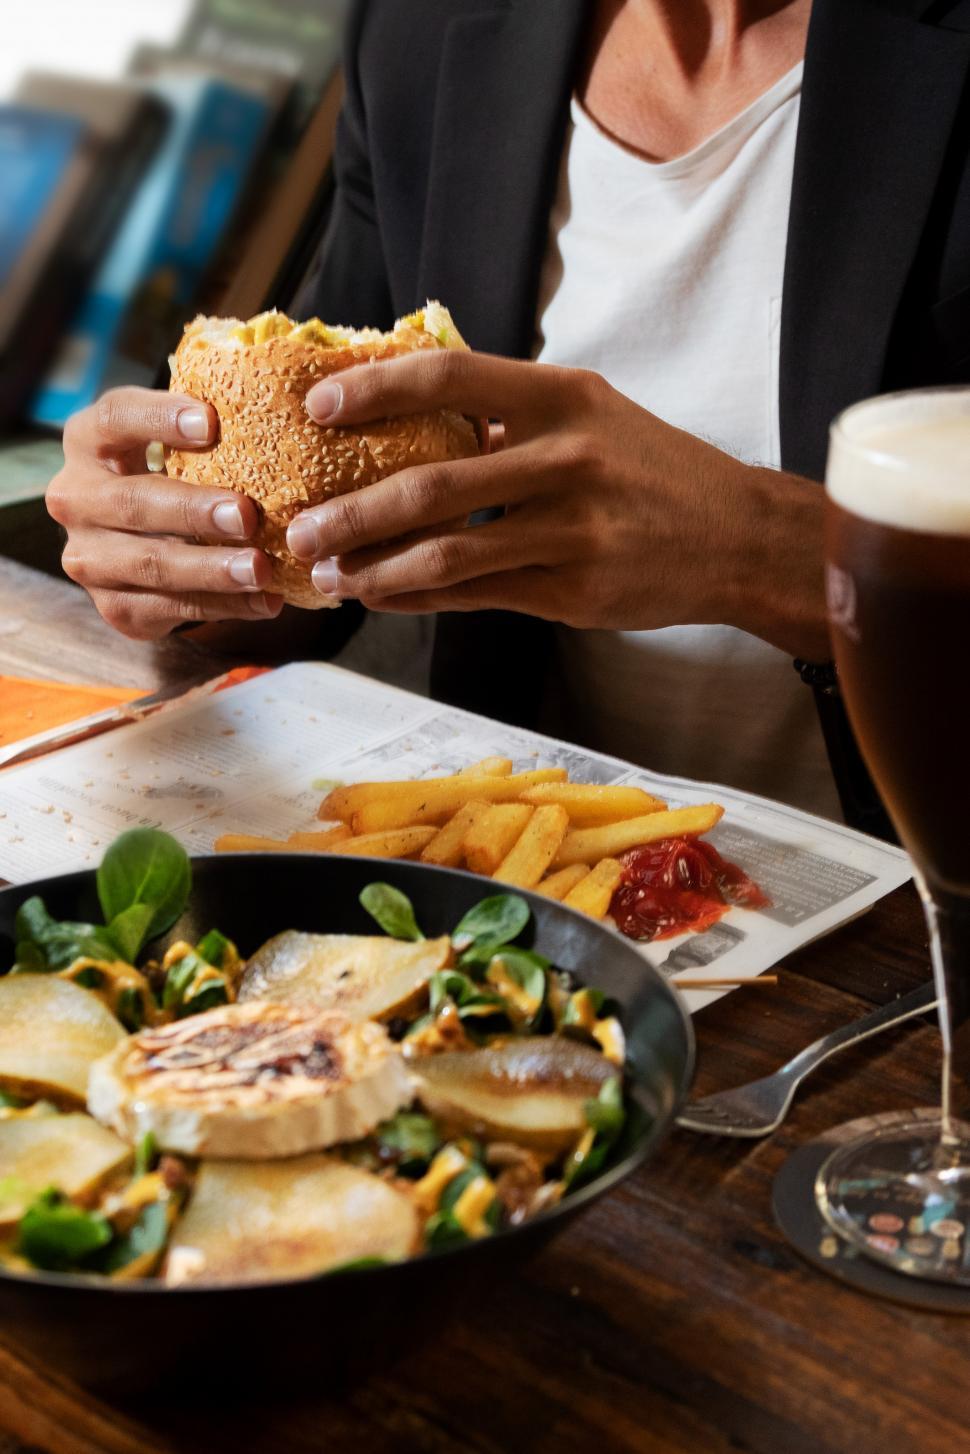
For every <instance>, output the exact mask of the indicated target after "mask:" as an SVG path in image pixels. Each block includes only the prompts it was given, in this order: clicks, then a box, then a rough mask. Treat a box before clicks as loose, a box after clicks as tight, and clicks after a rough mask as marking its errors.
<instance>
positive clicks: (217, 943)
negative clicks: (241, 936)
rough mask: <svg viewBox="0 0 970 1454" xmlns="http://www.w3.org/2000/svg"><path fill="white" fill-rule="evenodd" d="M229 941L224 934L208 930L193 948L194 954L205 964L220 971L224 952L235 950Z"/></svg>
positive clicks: (216, 930)
mask: <svg viewBox="0 0 970 1454" xmlns="http://www.w3.org/2000/svg"><path fill="white" fill-rule="evenodd" d="M235 947H236V946H235V945H234V944H233V942H232V940H231V939H227V938H226V936H225V934H220V933H219V930H218V929H210V930H209V932H208V934H204V935H203V936H202V938H201V939H200V940H199V942H198V944H197V945H196V946H195V952H196V954H198V956H199V958H200V959H204V960H205V962H206V964H211V965H212V967H213V968H214V969H221V968H222V966H223V963H224V961H225V958H226V952H227V951H228V950H230V949H235Z"/></svg>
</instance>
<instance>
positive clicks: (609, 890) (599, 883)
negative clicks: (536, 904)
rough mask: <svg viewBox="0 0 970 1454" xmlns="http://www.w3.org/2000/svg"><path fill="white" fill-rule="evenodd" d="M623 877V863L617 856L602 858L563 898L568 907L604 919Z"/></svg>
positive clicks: (593, 917) (594, 917)
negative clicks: (614, 891)
mask: <svg viewBox="0 0 970 1454" xmlns="http://www.w3.org/2000/svg"><path fill="white" fill-rule="evenodd" d="M622 877H623V865H622V863H619V862H618V861H617V860H616V859H615V858H601V859H600V861H599V863H598V864H597V865H596V867H595V868H592V869H590V871H589V873H588V874H587V875H586V877H585V878H581V879H580V880H579V883H578V884H576V886H575V888H572V889H570V891H569V893H568V894H567V895H566V897H565V898H564V899H563V903H564V904H565V906H566V908H567V909H582V911H583V913H584V914H589V916H590V918H591V919H602V917H603V915H604V914H605V913H606V911H607V909H608V908H609V907H610V899H611V898H612V897H613V890H614V889H615V888H616V886H617V884H618V883H619V882H620V879H621V878H622Z"/></svg>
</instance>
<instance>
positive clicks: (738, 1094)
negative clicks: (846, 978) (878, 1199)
mask: <svg viewBox="0 0 970 1454" xmlns="http://www.w3.org/2000/svg"><path fill="white" fill-rule="evenodd" d="M937 1004H938V1000H937V997H936V986H935V984H934V983H933V981H932V980H930V982H929V983H928V984H924V985H922V986H921V987H920V988H919V989H918V990H913V991H912V993H911V994H908V995H903V997H902V998H901V999H898V1000H892V1001H890V1003H889V1004H888V1005H882V1006H880V1008H879V1009H878V1010H873V1012H872V1014H870V1015H863V1017H862V1019H861V1020H853V1021H852V1022H851V1023H850V1024H848V1025H843V1026H841V1028H840V1029H838V1030H833V1031H832V1033H831V1034H830V1035H823V1036H822V1038H821V1040H816V1041H815V1042H814V1043H813V1044H812V1045H806V1047H805V1049H804V1050H802V1051H800V1052H799V1053H798V1055H796V1056H794V1057H793V1059H791V1060H789V1062H788V1064H787V1065H783V1066H782V1067H781V1069H780V1070H776V1071H775V1072H774V1073H773V1074H772V1075H766V1076H764V1077H763V1078H762V1079H761V1080H753V1081H751V1082H750V1083H749V1084H748V1085H742V1086H738V1087H737V1088H736V1089H735V1090H726V1091H719V1092H718V1093H717V1094H716V1095H713V1096H705V1097H704V1098H703V1099H702V1100H699V1101H692V1102H691V1103H690V1105H688V1106H687V1107H685V1109H684V1111H683V1112H682V1113H681V1115H679V1116H678V1117H677V1125H678V1126H683V1127H684V1128H685V1129H686V1130H688V1131H705V1132H707V1133H708V1134H710V1135H712V1136H752V1137H753V1136H768V1135H770V1133H771V1132H772V1131H774V1130H776V1129H777V1127H778V1126H780V1125H781V1123H782V1121H783V1120H784V1119H785V1116H786V1115H787V1113H788V1107H789V1106H790V1105H791V1103H792V1100H793V1099H794V1096H795V1092H796V1090H797V1089H798V1087H799V1086H800V1085H801V1083H802V1081H803V1080H804V1079H805V1077H806V1075H808V1073H809V1072H810V1071H812V1070H814V1069H815V1067H816V1066H817V1065H821V1064H822V1061H823V1060H828V1058H829V1056H830V1055H834V1054H835V1052H836V1050H843V1049H844V1048H845V1047H846V1046H847V1045H857V1044H858V1043H859V1041H860V1040H868V1038H869V1036H870V1035H876V1034H878V1033H879V1031H880V1030H889V1029H891V1028H892V1026H893V1025H901V1024H902V1023H903V1021H904V1020H911V1019H912V1018H913V1016H914V1015H923V1014H925V1013H926V1012H927V1011H928V1010H932V1009H935V1008H936V1005H937Z"/></svg>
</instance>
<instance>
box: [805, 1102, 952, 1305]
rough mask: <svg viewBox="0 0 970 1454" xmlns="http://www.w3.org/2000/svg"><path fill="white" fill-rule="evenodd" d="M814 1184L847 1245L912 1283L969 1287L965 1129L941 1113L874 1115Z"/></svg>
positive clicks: (834, 1155) (830, 1159) (829, 1220)
mask: <svg viewBox="0 0 970 1454" xmlns="http://www.w3.org/2000/svg"><path fill="white" fill-rule="evenodd" d="M867 1128H868V1129H867V1130H866V1133H865V1135H862V1136H859V1137H857V1138H856V1139H855V1140H853V1141H849V1142H848V1143H847V1144H846V1145H844V1146H839V1147H838V1148H837V1149H836V1150H835V1151H833V1152H832V1154H831V1156H829V1157H828V1159H827V1160H826V1161H825V1162H824V1163H823V1165H822V1166H821V1167H820V1169H819V1171H818V1174H817V1176H816V1178H815V1199H816V1202H817V1203H818V1207H819V1210H820V1212H821V1213H822V1216H823V1217H824V1218H825V1220H826V1222H827V1223H828V1224H829V1226H830V1227H831V1228H832V1229H833V1231H835V1232H837V1233H838V1235H839V1236H840V1237H842V1238H843V1239H844V1240H845V1241H846V1242H849V1243H851V1245H852V1246H854V1247H856V1248H858V1250H859V1251H860V1252H862V1253H864V1254H865V1256H866V1257H869V1258H872V1259H873V1260H874V1261H876V1262H881V1263H883V1264H884V1265H885V1266H887V1267H891V1268H892V1269H893V1270H894V1271H895V1272H902V1273H906V1274H907V1275H908V1276H910V1277H923V1278H930V1279H931V1280H932V1281H935V1282H948V1283H953V1284H961V1285H964V1286H968V1287H970V1234H968V1232H970V1125H967V1124H966V1123H964V1122H955V1123H951V1129H952V1132H953V1133H954V1134H953V1136H952V1137H951V1138H949V1139H948V1140H947V1142H946V1143H945V1144H944V1142H943V1140H942V1121H941V1118H940V1113H939V1112H938V1111H936V1112H919V1111H914V1112H913V1113H912V1119H905V1120H904V1119H901V1117H900V1115H899V1112H890V1113H888V1114H887V1115H885V1116H873V1117H872V1118H871V1119H870V1120H869V1121H868V1122H867Z"/></svg>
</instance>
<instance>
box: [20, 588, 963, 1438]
mask: <svg viewBox="0 0 970 1454" xmlns="http://www.w3.org/2000/svg"><path fill="white" fill-rule="evenodd" d="M13 581H14V577H13V575H12V574H11V573H10V572H8V571H7V570H6V568H5V567H3V565H2V563H0V621H2V620H3V619H4V616H5V614H7V613H11V612H12V611H13V610H14V609H15V608H16V607H18V606H19V609H20V611H21V613H22V614H24V615H28V616H29V617H30V623H31V630H30V631H29V632H28V633H26V634H25V635H23V637H22V640H21V643H20V645H19V646H18V647H17V651H16V655H15V657H14V658H13V659H15V660H16V661H17V662H18V663H19V664H20V667H21V669H22V670H24V671H26V670H28V669H29V670H32V671H34V672H35V673H36V674H38V675H40V674H44V673H45V672H49V673H51V674H57V675H61V671H55V669H56V667H57V665H58V661H52V659H51V656H50V650H49V639H50V637H51V634H52V629H51V628H50V627H49V622H46V621H45V620H44V611H43V605H42V604H41V606H40V607H38V608H37V609H38V614H35V608H34V606H32V605H31V604H30V601H31V600H32V599H33V598H32V597H29V596H28V595H26V594H24V593H23V591H22V590H21V591H20V592H19V593H18V594H17V595H16V599H14V594H15V593H14V592H13V588H12V582H13ZM21 584H23V583H22V582H21ZM33 584H34V586H36V585H37V583H36V581H35V582H34V583H33ZM50 584H51V583H47V586H46V587H45V589H44V591H41V592H38V593H36V594H37V595H38V599H39V600H40V601H41V603H43V602H45V601H46V602H47V603H48V605H49V603H50V601H51V599H52V597H51V594H50ZM58 589H59V591H60V592H68V593H69V596H70V602H69V603H70V614H69V617H64V618H63V620H64V622H67V621H68V620H69V621H70V627H69V628H68V627H67V626H64V627H63V628H62V629H63V636H62V641H63V644H64V645H65V646H66V644H67V640H68V631H70V633H71V635H70V639H71V641H72V642H73V641H74V640H75V639H76V635H75V633H81V634H82V635H83V636H84V638H85V640H86V641H88V642H89V644H90V643H93V642H95V641H100V642H101V643H102V646H103V645H104V644H105V643H106V642H107V641H108V640H110V642H111V645H112V648H113V649H114V651H115V652H117V651H118V650H119V649H120V648H119V643H118V638H116V637H114V636H110V638H109V637H107V636H106V635H105V634H104V633H103V632H102V631H101V630H100V628H99V626H98V623H97V622H96V620H95V619H94V618H93V614H92V613H91V612H90V611H89V610H88V609H87V608H86V607H85V606H84V605H83V602H81V601H80V600H79V599H78V597H77V595H76V594H75V593H74V592H73V588H71V587H69V586H67V585H64V586H60V587H59V588H58ZM60 599H61V596H60V595H59V596H58V600H60ZM63 600H64V602H65V603H67V602H68V600H69V597H68V596H64V597H63ZM65 609H66V606H65ZM48 614H49V613H48ZM35 630H36V631H37V632H38V636H37V638H36V639H37V640H38V641H41V638H43V641H45V642H47V643H48V644H47V645H43V646H39V647H38V654H37V658H36V660H33V659H32V653H31V642H32V641H33V640H34V639H35V637H34V631H35ZM53 634H54V635H56V634H57V632H56V631H54V632H53ZM9 642H10V637H6V638H5V637H2V636H0V671H2V670H8V671H9V670H12V669H13V667H12V666H11V665H10V664H9V663H10V661H11V659H12V658H11V655H10V652H9ZM129 646H131V650H130V651H129ZM168 650H169V652H170V653H174V655H169V656H166V658H165V661H164V663H163V667H162V668H160V667H159V664H158V658H157V653H154V652H152V650H151V649H143V648H136V647H135V646H133V645H131V644H128V645H126V646H125V647H124V651H125V653H126V655H125V661H126V663H129V662H130V663H131V664H132V669H137V670H144V671H145V673H146V676H145V680H146V684H147V680H148V676H149V675H150V674H151V673H152V672H154V673H155V674H156V678H157V676H158V674H159V672H160V670H161V674H162V675H166V674H167V673H168V672H170V671H172V670H178V669H179V663H178V662H177V661H176V660H175V657H176V656H177V655H178V654H179V653H181V652H186V651H188V652H189V653H190V656H191V658H192V660H193V661H194V662H196V663H197V661H198V656H197V654H193V653H192V649H191V648H188V647H185V646H184V645H183V644H182V643H180V642H175V643H172V644H171V646H170V648H169V649H168ZM163 655H165V654H164V653H163ZM59 661H60V665H61V668H62V670H64V669H69V667H70V665H71V662H70V661H66V660H64V659H63V657H61V658H59ZM138 661H140V662H141V666H138V665H137V663H138ZM108 662H110V671H109V672H108V676H109V678H111V677H116V676H117V670H116V662H117V657H115V658H114V659H112V658H110V657H107V656H106V657H105V660H104V662H102V669H103V670H104V668H105V665H106V663H108ZM190 669H194V667H192V668H190ZM85 672H86V674H87V677H88V679H92V676H91V668H90V667H89V665H88V659H87V658H86V662H85ZM926 977H927V957H926V942H925V934H924V931H923V926H922V921H921V916H920V913H919V909H918V905H917V900H916V896H915V893H914V892H913V891H912V890H911V889H910V888H905V889H901V890H899V891H898V892H897V893H895V894H893V895H892V896H891V897H889V898H888V899H885V900H883V901H882V902H881V903H880V904H878V905H877V906H876V908H874V909H873V910H872V911H871V912H870V913H869V914H867V915H866V916H865V917H864V918H862V919H860V920H858V921H856V922H855V923H854V924H851V925H848V926H846V927H845V928H843V929H841V930H839V931H838V932H837V933H835V934H832V935H830V936H829V937H828V938H826V939H825V940H823V941H822V942H821V943H818V944H814V945H811V946H809V947H807V948H805V949H803V950H801V951H800V952H799V953H798V954H796V955H793V956H792V957H791V958H790V959H789V960H788V961H786V963H785V964H784V965H783V966H782V968H781V971H780V983H779V985H778V987H777V989H747V990H739V991H737V992H736V993H734V994H731V995H730V996H728V997H727V998H726V999H723V1000H722V1001H720V1002H719V1003H718V1004H716V1005H714V1006H712V1007H711V1008H710V1009H708V1010H706V1011H704V1012H703V1013H702V1014H701V1015H699V1016H698V1017H696V1019H695V1026H696V1030H697V1038H698V1047H699V1067H698V1075H697V1082H696V1086H695V1090H696V1092H697V1093H699V1094H703V1093H706V1092H709V1091H712V1090H715V1089H718V1088H721V1087H724V1086H727V1085H731V1084H737V1083H740V1082H742V1081H745V1080H748V1079H751V1078H753V1077H755V1076H758V1075H762V1074H764V1073H765V1072H767V1071H768V1070H770V1069H772V1068H773V1067H774V1066H776V1065H778V1064H779V1063H781V1061H783V1060H784V1059H786V1058H787V1057H788V1056H789V1055H791V1054H793V1053H794V1052H795V1051H796V1050H798V1049H799V1048H800V1047H801V1046H802V1045H804V1044H806V1043H807V1042H808V1041H810V1040H813V1039H814V1038H815V1037H816V1036H817V1035H819V1034H822V1033H824V1032H825V1031H828V1030H831V1029H833V1028H835V1027H836V1026H837V1025H840V1024H842V1023H843V1022H844V1021H846V1020H849V1019H851V1018H853V1017H855V1016H857V1015H859V1014H861V1013H863V1012H864V1011H865V1010H866V1009H867V1008H868V1007H869V1006H872V1005H876V1004H881V1003H883V1002H884V1001H886V1000H889V999H891V998H892V997H893V996H895V995H897V994H900V993H902V992H904V991H906V990H909V989H912V988H914V987H915V986H916V985H918V984H919V983H920V982H921V981H923V980H924V979H925V978H926ZM938 1066H939V1041H938V1036H937V1033H936V1030H935V1029H934V1028H933V1027H932V1026H931V1025H929V1024H927V1023H925V1022H923V1021H916V1022H912V1023H910V1024H909V1025H907V1026H904V1027H902V1028H901V1029H899V1030H897V1031H895V1032H893V1033H891V1034H887V1035H884V1036H880V1037H877V1038H876V1039H874V1040H872V1041H870V1042H868V1043H867V1044H866V1045H864V1046H862V1047H860V1048H859V1049H858V1050H856V1051H848V1052H846V1053H845V1054H843V1055H842V1056H840V1057H838V1058H836V1059H835V1060H834V1061H832V1062H831V1063H830V1065H829V1066H827V1067H824V1068H823V1069H821V1070H820V1071H818V1072H817V1073H816V1075H815V1076H814V1077H813V1078H812V1080H811V1081H809V1082H808V1084H807V1086H806V1087H805V1089H804V1090H803V1091H802V1093H801V1094H800V1095H799V1097H798V1100H797V1101H796V1104H795V1107H794V1109H793V1110H792V1112H791V1114H790V1116H789V1119H788V1121H787V1122H786V1123H785V1125H784V1126H783V1127H782V1129H781V1130H780V1131H779V1132H777V1133H776V1134H775V1135H774V1136H772V1137H771V1138H769V1139H768V1140H767V1141H763V1142H743V1141H728V1140H720V1139H714V1138H710V1137H702V1136H694V1135H691V1134H689V1133H686V1132H676V1133H675V1134H674V1135H673V1136H672V1137H671V1138H670V1140H669V1141H668V1142H667V1143H666V1145H665V1146H664V1147H663V1149H662V1151H661V1153H660V1155H659V1156H658V1158H657V1160H656V1161H655V1162H654V1163H652V1164H651V1165H649V1166H647V1167H646V1168H644V1169H643V1170H642V1171H641V1172H640V1173H639V1174H637V1175H636V1176H634V1177H632V1178H631V1179H630V1180H629V1181H627V1182H626V1183H625V1184H624V1185H623V1186H622V1187H621V1188H620V1189H619V1190H618V1191H617V1192H616V1193H615V1194H613V1195H612V1196H610V1197H609V1198H607V1199H606V1200H604V1201H601V1202H600V1203H599V1204H598V1205H597V1206H596V1207H595V1208H594V1209H593V1210H592V1211H591V1212H590V1213H589V1214H588V1215H586V1216H585V1217H584V1218H583V1219H582V1220H581V1221H579V1222H578V1223H577V1224H575V1225H574V1226H573V1227H571V1228H570V1229H569V1230H567V1231H566V1232H565V1233H564V1234H563V1235H562V1236H561V1237H560V1238H559V1239H558V1240H557V1241H556V1242H554V1243H553V1244H552V1246H551V1247H549V1248H548V1249H547V1250H546V1251H545V1252H543V1253H542V1254H541V1255H540V1256H539V1257H537V1258H536V1260H535V1261H534V1262H532V1263H531V1264H529V1265H528V1267H527V1268H526V1269H525V1270H524V1271H523V1272H522V1273H520V1274H517V1275H516V1276H515V1278H514V1279H513V1278H511V1277H510V1279H509V1281H508V1282H506V1283H500V1284H498V1285H497V1286H496V1287H495V1288H494V1291H493V1293H492V1295H491V1296H490V1297H489V1299H488V1301H487V1302H485V1303H483V1304H481V1305H479V1306H475V1307H467V1308H463V1309H461V1310H459V1312H458V1314H457V1316H456V1317H455V1319H454V1320H453V1321H452V1322H451V1323H450V1324H449V1325H448V1326H447V1327H445V1328H443V1329H442V1330H441V1333H440V1335H438V1336H437V1337H436V1338H434V1339H432V1340H431V1341H430V1342H429V1343H427V1344H426V1345H425V1346H424V1347H423V1348H421V1349H419V1350H418V1349H416V1350H415V1351H414V1352H413V1353H411V1354H409V1355H408V1356H406V1357H405V1358H404V1359H402V1360H401V1361H400V1362H399V1363H398V1364H397V1365H396V1366H394V1367H393V1368H389V1369H387V1370H386V1371H384V1372H383V1373H381V1374H379V1375H377V1376H374V1377H371V1378H370V1379H368V1380H367V1381H365V1382H363V1383H360V1384H359V1385H357V1386H356V1387H354V1388H349V1389H347V1390H346V1391H344V1392H343V1394H342V1395H341V1396H339V1397H338V1396H333V1395H328V1396H323V1395H315V1394H314V1393H313V1392H312V1391H309V1392H308V1394H307V1396H306V1398H305V1399H303V1400H300V1401H294V1400H293V1399H287V1400H285V1401H281V1400H273V1399H271V1398H265V1397H264V1398H260V1396H259V1390H258V1387H254V1386H253V1385H254V1379H253V1376H252V1372H251V1370H250V1369H247V1368H243V1369H241V1370H240V1378H239V1384H238V1388H237V1390H234V1397H233V1399H232V1400H231V1401H230V1400H228V1399H227V1400H225V1401H224V1403H223V1404H221V1405H219V1404H215V1405H212V1406H210V1407H208V1408H206V1407H198V1406H196V1407H188V1406H186V1405H185V1404H184V1403H180V1402H179V1400H178V1396H177V1390H162V1391H161V1393H160V1394H159V1395H158V1396H156V1397H153V1398H151V1399H143V1400H142V1401H140V1402H136V1403H132V1404H131V1405H130V1406H122V1405H120V1404H118V1403H106V1402H104V1401H100V1400H98V1399H94V1398H91V1397H90V1396H88V1395H86V1394H85V1393H83V1392H81V1391H79V1390H78V1389H76V1388H74V1387H72V1386H70V1385H68V1384H66V1383H64V1382H63V1381H61V1380H60V1379H58V1378H57V1376H56V1375H54V1374H53V1373H51V1372H50V1371H48V1370H46V1369H43V1368H40V1367H36V1366H28V1364H27V1363H26V1362H25V1361H23V1360H21V1359H20V1358H18V1356H17V1353H16V1350H15V1347H14V1345H13V1342H12V1341H11V1343H10V1345H9V1347H7V1348H4V1347H0V1428H2V1429H5V1430H7V1431H9V1434H10V1436H11V1443H10V1445H9V1448H8V1446H7V1445H6V1444H4V1443H3V1441H2V1439H0V1454H27V1451H26V1450H25V1449H24V1447H23V1446H28V1447H29V1448H30V1449H41V1450H44V1451H49V1454H230V1451H231V1454H240V1451H244V1454H263V1451H266V1454H310V1451H317V1450H320V1451H322V1450H326V1451H328V1454H341V1451H352V1454H385V1451H386V1454H392V1451H393V1454H410V1451H422V1454H459V1451H461V1454H467V1451H480V1454H511V1451H516V1454H517V1451H520V1450H522V1451H524V1450H530V1451H542V1454H545V1451H550V1454H551V1451H555V1454H588V1451H599V1454H608V1451H614V1450H621V1451H648V1454H654V1451H656V1454H681V1451H683V1454H687V1451H690V1454H695V1451H704V1454H722V1451H723V1454H727V1451H735V1454H736V1451H739V1450H741V1451H750V1454H848V1451H853V1454H886V1451H891V1454H910V1451H913V1454H916V1451H919V1454H936V1451H940V1454H943V1451H946V1454H956V1451H959V1450H963V1449H967V1448H970V1319H963V1318H961V1317H954V1316H949V1317H948V1316H945V1315H939V1314H929V1313H916V1312H911V1311H909V1310H907V1309H905V1308H903V1307H899V1306H896V1305H895V1304H892V1303H889V1302H885V1301H881V1300H877V1299H875V1298H866V1297H863V1296H861V1295H859V1294H857V1293H855V1292H852V1291H849V1290H848V1289H846V1288H844V1287H843V1286H841V1285H840V1284H839V1283H837V1282H836V1281H834V1280H832V1279H830V1278H828V1277H826V1276H825V1275H824V1274H823V1273H821V1272H818V1271H816V1270H815V1269H814V1268H812V1267H810V1266H809V1265H807V1264H806V1263H804V1262H802V1261H801V1260H800V1258H799V1257H798V1256H797V1254H796V1253H795V1252H793V1251H792V1250H791V1248H790V1247H789V1246H788V1245H787V1243H786V1242H785V1241H784V1239H783V1238H782V1236H781V1235H780V1234H779V1232H778V1231H777V1229H776V1228H775V1226H774V1224H773V1222H772V1218H771V1211H770V1192H771V1184H772V1179H773V1177H774V1175H775V1173H776V1172H777V1170H778V1169H779V1167H780V1166H781V1165H782V1163H783V1161H784V1160H785V1158H786V1157H787V1156H788V1155H789V1153H790V1152H791V1151H792V1150H794V1149H795V1148H796V1147H798V1146H800V1145H802V1144H804V1143H805V1142H806V1141H808V1140H810V1139H811V1138H813V1137H814V1136H817V1135H818V1134H820V1133H821V1132H822V1131H823V1130H825V1129H826V1128H827V1127H830V1126H833V1125H835V1124H837V1123H838V1122H841V1121H844V1120H849V1119H852V1118H854V1117H856V1116H860V1115H864V1114H867V1113H870V1112H875V1111H879V1110H889V1109H900V1108H905V1107H908V1106H910V1105H919V1104H930V1103H932V1102H933V1101H934V1099H935V1096H936V1085H937V1073H938ZM268 1336H272V1334H271V1331H269V1332H268ZM254 1366H256V1360H255V1359H254Z"/></svg>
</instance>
